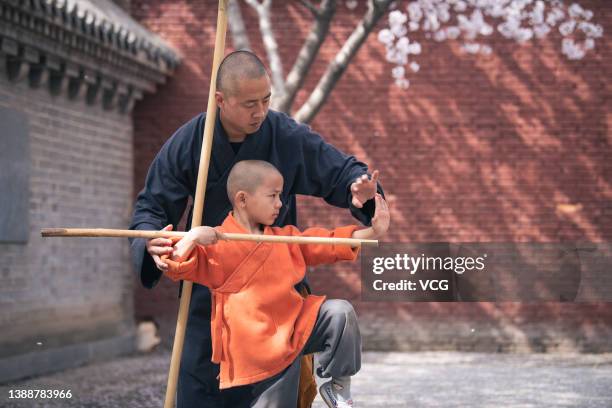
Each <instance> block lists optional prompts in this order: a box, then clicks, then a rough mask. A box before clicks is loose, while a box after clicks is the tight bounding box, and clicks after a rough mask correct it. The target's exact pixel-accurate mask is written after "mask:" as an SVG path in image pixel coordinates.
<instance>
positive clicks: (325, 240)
mask: <svg viewBox="0 0 612 408" xmlns="http://www.w3.org/2000/svg"><path fill="white" fill-rule="evenodd" d="M40 232H41V235H42V236H43V237H124V238H147V239H151V238H172V237H183V236H185V234H187V232H185V231H145V230H121V229H105V228H43V229H42V230H40ZM221 239H225V240H227V241H255V242H274V243H286V244H326V245H349V246H351V247H360V246H362V245H378V241H377V240H375V239H357V238H329V237H299V236H289V235H260V234H238V233H231V232H224V233H223V237H222V238H221Z"/></svg>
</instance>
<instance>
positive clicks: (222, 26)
mask: <svg viewBox="0 0 612 408" xmlns="http://www.w3.org/2000/svg"><path fill="white" fill-rule="evenodd" d="M228 5H229V0H219V9H218V11H217V31H216V35H215V51H214V55H213V63H212V73H211V75H210V88H209V91H208V105H207V107H206V122H205V125H204V135H203V140H202V151H201V154H200V167H199V169H198V181H197V186H196V193H195V197H194V203H193V217H192V219H191V226H192V227H198V226H200V225H202V215H203V212H204V195H205V193H206V182H207V180H208V166H209V164H210V152H211V148H212V142H213V132H214V129H215V120H216V116H217V103H216V101H215V91H216V82H217V71H218V70H219V65H220V64H221V60H222V59H223V55H224V53H225V33H226V31H227V7H228ZM192 287H193V283H191V282H189V281H183V289H182V292H181V302H180V306H179V313H178V319H177V322H176V332H175V335H174V345H173V346H172V359H171V360H170V372H169V373H168V386H167V388H166V399H165V402H164V408H174V400H175V396H176V386H177V383H178V375H179V368H180V364H181V355H182V354H183V343H184V341H185V329H186V327H187V316H188V312H189V302H190V301H191V289H192Z"/></svg>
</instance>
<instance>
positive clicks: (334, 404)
mask: <svg viewBox="0 0 612 408" xmlns="http://www.w3.org/2000/svg"><path fill="white" fill-rule="evenodd" d="M319 394H321V398H323V401H324V402H325V403H326V404H327V406H328V407H329V408H353V399H352V398H351V377H342V378H332V379H331V380H329V381H327V382H326V383H323V384H322V385H321V386H320V387H319Z"/></svg>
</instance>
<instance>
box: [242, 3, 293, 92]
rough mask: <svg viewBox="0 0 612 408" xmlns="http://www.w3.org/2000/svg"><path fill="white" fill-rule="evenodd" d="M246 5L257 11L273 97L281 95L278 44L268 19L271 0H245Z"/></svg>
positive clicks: (281, 69) (283, 78)
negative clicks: (268, 65) (270, 74)
mask: <svg viewBox="0 0 612 408" xmlns="http://www.w3.org/2000/svg"><path fill="white" fill-rule="evenodd" d="M245 1H246V2H247V4H248V5H250V6H251V7H253V8H254V9H255V11H257V16H258V17H259V31H261V37H262V39H263V43H264V48H265V49H266V54H267V55H268V61H269V62H270V71H272V72H271V73H272V90H273V95H274V97H275V98H278V97H282V96H283V95H284V93H285V77H284V75H283V64H282V61H281V58H280V54H279V52H278V44H277V43H276V39H275V38H274V32H273V31H272V24H271V21H270V6H271V5H272V0H263V2H262V3H260V2H259V1H257V0H245Z"/></svg>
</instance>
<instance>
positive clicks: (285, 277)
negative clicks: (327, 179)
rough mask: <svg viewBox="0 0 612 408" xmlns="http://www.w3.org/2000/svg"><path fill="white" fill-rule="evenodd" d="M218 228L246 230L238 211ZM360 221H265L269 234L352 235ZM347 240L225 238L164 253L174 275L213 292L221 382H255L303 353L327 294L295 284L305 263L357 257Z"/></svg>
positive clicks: (225, 385) (215, 356) (213, 329)
mask: <svg viewBox="0 0 612 408" xmlns="http://www.w3.org/2000/svg"><path fill="white" fill-rule="evenodd" d="M217 229H218V230H219V231H221V232H228V233H229V232H239V233H246V232H247V231H246V230H245V229H244V228H242V226H240V225H239V224H238V223H237V222H236V220H235V219H234V217H233V216H232V214H230V215H228V216H227V218H226V219H225V221H224V222H223V224H222V225H221V226H220V227H217ZM356 229H357V227H356V226H347V227H341V228H337V229H335V230H333V231H330V230H326V229H324V228H310V229H307V230H306V231H304V232H300V231H299V230H298V229H297V228H296V227H294V226H286V227H282V228H280V227H268V226H267V227H265V230H264V234H265V235H300V236H321V237H337V238H350V237H351V236H352V234H353V231H355V230H356ZM358 252H359V250H358V248H351V247H349V246H348V245H317V244H314V245H311V244H309V245H299V244H278V243H274V244H272V243H265V242H260V243H257V242H249V241H219V242H217V243H216V244H215V245H210V246H206V247H204V246H201V245H197V246H196V247H195V248H194V250H193V251H192V252H191V254H190V255H189V258H187V259H186V260H185V261H184V262H174V261H172V260H170V259H165V262H166V263H167V264H168V271H167V272H166V275H168V276H169V277H170V278H171V279H173V280H179V279H180V280H188V281H192V282H196V283H199V284H201V285H205V286H207V287H208V288H209V289H210V291H211V293H212V299H213V300H212V302H213V305H212V314H211V332H212V333H211V337H212V359H211V360H212V361H213V362H214V363H217V364H220V374H219V380H220V383H219V388H220V389H224V388H230V387H235V386H238V385H244V384H251V383H254V382H257V381H261V380H264V379H266V378H269V377H272V376H273V375H275V374H278V373H280V372H281V371H283V370H284V369H285V368H287V367H288V366H289V365H290V364H291V363H292V362H293V361H294V360H295V359H296V357H297V356H298V355H299V353H300V351H301V350H302V348H303V347H304V345H305V344H306V341H307V340H308V338H309V337H310V334H311V332H312V329H313V327H314V324H315V322H316V320H317V315H318V312H319V308H320V306H321V304H322V303H323V301H324V300H325V296H315V295H309V296H308V297H306V298H303V297H302V296H301V295H300V294H299V293H298V292H297V291H296V290H295V289H294V286H295V285H296V284H297V283H299V282H300V281H301V280H302V279H303V278H304V274H305V272H306V265H318V264H328V263H333V262H336V261H340V260H354V259H355V258H356V257H357V253H358Z"/></svg>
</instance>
